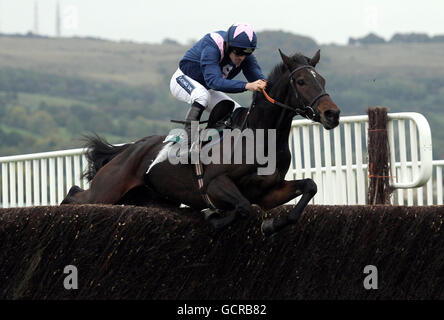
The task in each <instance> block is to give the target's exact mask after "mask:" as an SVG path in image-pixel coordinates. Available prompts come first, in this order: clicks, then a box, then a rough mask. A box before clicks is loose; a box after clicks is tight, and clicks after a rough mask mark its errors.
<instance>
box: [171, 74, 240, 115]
mask: <svg viewBox="0 0 444 320" xmlns="http://www.w3.org/2000/svg"><path fill="white" fill-rule="evenodd" d="M170 90H171V93H172V95H173V96H174V97H175V98H176V99H178V100H180V101H183V102H186V103H188V104H193V103H194V102H195V101H196V102H198V103H200V104H201V105H202V106H204V107H205V108H206V110H207V111H208V112H211V110H213V108H214V106H215V105H216V104H217V103H218V102H220V101H222V100H231V101H233V102H234V109H237V108H239V107H240V105H239V104H238V103H237V102H236V101H234V100H233V99H231V98H230V97H229V96H228V95H227V94H226V93H223V92H221V91H215V90H212V89H209V90H208V89H206V88H205V87H204V86H203V85H201V84H200V83H199V82H197V81H196V80H194V79H191V78H190V77H188V76H186V75H184V74H183V72H182V71H181V70H180V68H178V69H177V70H176V72H175V73H174V74H173V76H172V77H171V81H170Z"/></svg>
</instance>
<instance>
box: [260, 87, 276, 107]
mask: <svg viewBox="0 0 444 320" xmlns="http://www.w3.org/2000/svg"><path fill="white" fill-rule="evenodd" d="M262 93H263V94H264V96H265V98H267V100H268V101H269V102H271V103H273V104H275V102H276V101H275V100H274V99H273V98H272V97H270V96H269V95H268V94H267V93H266V92H265V89H262Z"/></svg>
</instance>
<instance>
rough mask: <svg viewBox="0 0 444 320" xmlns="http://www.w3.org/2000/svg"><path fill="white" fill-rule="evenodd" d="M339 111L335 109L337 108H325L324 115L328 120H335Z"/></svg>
mask: <svg viewBox="0 0 444 320" xmlns="http://www.w3.org/2000/svg"><path fill="white" fill-rule="evenodd" d="M339 112H340V111H337V110H327V111H325V113H324V114H325V117H326V118H327V119H328V120H331V121H332V120H337V119H338V118H339Z"/></svg>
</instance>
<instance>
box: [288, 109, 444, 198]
mask: <svg viewBox="0 0 444 320" xmlns="http://www.w3.org/2000/svg"><path fill="white" fill-rule="evenodd" d="M388 118H389V123H388V135H389V143H390V153H391V163H392V164H395V165H394V166H392V168H391V170H392V174H391V175H392V176H394V177H396V178H395V179H393V181H392V182H391V185H392V186H393V187H394V188H396V189H398V190H397V192H396V194H394V195H393V197H392V203H398V204H405V202H404V192H403V190H401V189H406V188H409V190H408V204H409V205H412V204H413V193H412V192H413V189H412V188H419V187H421V186H423V185H424V184H425V183H427V181H429V179H430V177H431V176H432V166H433V165H434V164H433V160H432V138H431V132H430V126H429V124H428V122H427V120H426V119H425V118H424V116H423V115H421V114H419V113H413V112H403V113H390V114H388ZM291 130H292V134H291V137H290V139H289V144H290V150H291V151H292V154H293V158H292V164H291V167H290V169H289V171H288V173H287V177H286V178H287V179H304V178H312V179H313V180H314V181H315V182H316V183H317V185H318V193H317V194H316V196H315V197H314V198H313V200H312V202H311V203H313V204H342V205H345V204H349V205H352V204H365V203H366V197H367V186H368V172H367V141H368V134H367V132H368V116H367V115H359V116H348V117H341V120H340V125H339V126H338V127H337V128H335V129H333V130H330V131H329V130H325V129H323V128H322V126H321V125H320V124H318V123H313V122H312V121H310V120H306V119H304V120H294V121H293V123H292V129H291ZM435 165H436V166H437V169H436V170H437V177H438V179H439V177H441V176H442V165H441V164H440V162H436V163H435ZM440 181H441V182H439V181H438V182H437V186H436V190H437V195H436V196H437V197H438V198H437V199H436V202H434V203H437V204H438V203H442V178H441V180H440ZM429 189H431V188H429ZM440 190H441V193H439V192H440ZM421 191H422V189H421ZM428 192H429V196H430V192H431V191H430V190H429V191H428ZM440 195H441V196H440ZM395 196H396V199H395ZM439 197H441V198H439ZM421 199H422V198H421V195H419V194H418V195H417V202H418V203H421V202H422V200H421ZM290 203H294V201H291V202H290Z"/></svg>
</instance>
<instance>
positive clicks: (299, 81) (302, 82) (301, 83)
mask: <svg viewBox="0 0 444 320" xmlns="http://www.w3.org/2000/svg"><path fill="white" fill-rule="evenodd" d="M297 83H298V85H300V86H303V85H304V84H305V81H304V80H298V81H297Z"/></svg>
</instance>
